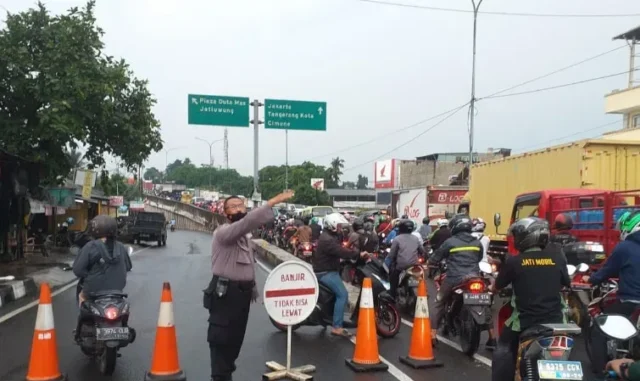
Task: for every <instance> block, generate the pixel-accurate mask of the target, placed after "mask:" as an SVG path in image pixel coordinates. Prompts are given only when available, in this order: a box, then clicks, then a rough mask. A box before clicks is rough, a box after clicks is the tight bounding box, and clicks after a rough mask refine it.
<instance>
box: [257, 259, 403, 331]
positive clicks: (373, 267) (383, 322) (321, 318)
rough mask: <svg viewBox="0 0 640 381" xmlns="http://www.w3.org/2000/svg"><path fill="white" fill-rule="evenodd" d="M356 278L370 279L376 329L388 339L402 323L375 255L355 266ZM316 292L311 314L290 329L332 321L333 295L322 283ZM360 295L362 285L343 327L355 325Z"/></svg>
mask: <svg viewBox="0 0 640 381" xmlns="http://www.w3.org/2000/svg"><path fill="white" fill-rule="evenodd" d="M356 273H357V277H358V278H360V279H364V278H371V283H372V286H373V288H372V291H373V304H374V309H375V317H376V331H377V333H378V335H380V336H381V337H382V338H385V339H386V338H392V337H394V336H396V335H397V334H398V332H400V326H401V325H402V322H401V317H400V312H399V311H398V309H397V308H396V306H395V301H394V300H393V298H391V295H389V288H390V284H389V282H388V281H387V280H384V278H385V275H384V269H383V268H382V263H380V261H378V260H377V259H375V258H371V259H370V260H369V261H368V262H366V263H363V264H361V265H359V266H358V267H357V268H356ZM319 288H320V295H319V297H318V303H317V304H316V307H315V309H314V310H313V312H312V313H311V315H310V316H309V317H308V318H307V320H305V321H304V322H302V323H300V324H298V325H295V326H293V327H291V328H292V330H294V331H295V330H297V329H298V328H300V327H302V326H322V327H331V324H332V323H333V307H334V304H335V295H334V294H333V292H332V291H331V290H330V289H329V288H328V287H326V286H324V285H323V284H322V283H320V287H319ZM361 297H362V288H360V294H359V295H358V300H357V301H356V305H355V309H354V310H353V313H352V314H351V317H350V319H349V320H348V321H345V322H344V328H357V324H358V314H359V312H360V298H361ZM269 320H270V321H271V324H273V326H274V327H276V328H277V329H278V330H280V331H282V332H286V331H287V326H284V325H281V324H278V323H277V322H275V321H274V320H273V319H271V318H269Z"/></svg>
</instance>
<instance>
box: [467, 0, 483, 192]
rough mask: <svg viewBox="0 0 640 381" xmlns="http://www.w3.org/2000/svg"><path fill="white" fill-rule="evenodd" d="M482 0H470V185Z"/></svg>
mask: <svg viewBox="0 0 640 381" xmlns="http://www.w3.org/2000/svg"><path fill="white" fill-rule="evenodd" d="M480 4H482V0H478V3H477V4H476V0H471V5H473V58H472V64H471V102H470V104H469V113H470V115H469V166H468V167H467V183H468V184H469V185H471V164H473V125H474V122H475V114H476V109H475V107H476V34H477V32H476V30H477V25H478V9H480Z"/></svg>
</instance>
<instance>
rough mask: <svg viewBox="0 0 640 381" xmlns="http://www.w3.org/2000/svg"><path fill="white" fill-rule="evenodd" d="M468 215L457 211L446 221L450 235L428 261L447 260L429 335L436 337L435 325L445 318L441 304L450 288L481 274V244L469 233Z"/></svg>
mask: <svg viewBox="0 0 640 381" xmlns="http://www.w3.org/2000/svg"><path fill="white" fill-rule="evenodd" d="M471 228H472V225H471V218H469V216H467V215H466V214H457V215H455V216H454V217H453V218H452V219H451V220H450V221H449V230H451V238H449V239H447V240H446V241H444V242H443V243H442V245H440V247H439V248H438V249H437V250H436V251H435V252H434V253H433V255H431V257H430V258H429V264H431V265H439V264H440V262H442V260H443V259H446V260H447V276H446V278H445V280H444V282H442V284H441V285H440V290H439V291H438V295H437V297H436V303H435V306H434V308H435V317H434V319H433V320H432V322H433V323H432V324H433V326H432V328H431V337H432V338H433V339H434V340H435V338H436V334H437V330H438V325H439V323H440V321H441V320H442V318H443V317H444V313H445V310H444V306H445V305H446V303H447V301H448V300H449V298H450V297H451V293H452V292H453V288H454V287H455V286H457V285H458V284H460V283H461V282H462V281H464V280H465V279H466V278H467V277H469V276H477V275H479V274H480V266H479V265H478V263H480V261H481V260H482V244H481V243H480V241H478V240H477V239H476V238H475V237H474V236H472V235H471Z"/></svg>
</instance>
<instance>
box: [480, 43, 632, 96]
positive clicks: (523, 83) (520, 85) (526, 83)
mask: <svg viewBox="0 0 640 381" xmlns="http://www.w3.org/2000/svg"><path fill="white" fill-rule="evenodd" d="M627 47H628V45H626V44H625V45H621V46H618V47H617V48H615V49H611V50H607V51H606V52H603V53H600V54H596V55H595V56H591V57H589V58H585V59H583V60H581V61H578V62H575V63H572V64H571V65H568V66H565V67H562V68H560V69H557V70H554V71H552V72H549V73H547V74H543V75H541V76H538V77H535V78H533V79H530V80H528V81H525V82H521V83H519V84H517V85H514V86H511V87H508V88H506V89H504V90H500V91H497V92H495V93H493V94H491V95H488V96H486V97H485V98H490V97H493V96H495V95H498V94H502V93H504V92H507V91H510V90H513V89H516V88H518V87H522V86H524V85H528V84H530V83H532V82H535V81H539V80H541V79H544V78H547V77H550V76H552V75H554V74H558V73H560V72H563V71H565V70H568V69H572V68H574V67H576V66H579V65H582V64H583V63H586V62H589V61H593V60H595V59H596V58H600V57H602V56H604V55H607V54H609V53H613V52H615V51H618V50H620V49H623V48H627Z"/></svg>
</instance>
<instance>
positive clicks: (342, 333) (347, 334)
mask: <svg viewBox="0 0 640 381" xmlns="http://www.w3.org/2000/svg"><path fill="white" fill-rule="evenodd" d="M331 334H332V335H333V336H340V337H346V338H350V337H351V336H353V334H352V333H351V332H349V331H347V330H346V329H344V328H343V329H341V330H340V331H337V332H336V331H331Z"/></svg>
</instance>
